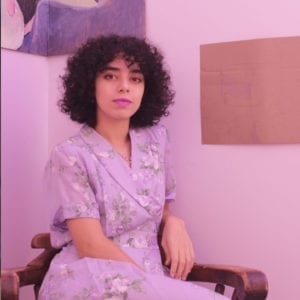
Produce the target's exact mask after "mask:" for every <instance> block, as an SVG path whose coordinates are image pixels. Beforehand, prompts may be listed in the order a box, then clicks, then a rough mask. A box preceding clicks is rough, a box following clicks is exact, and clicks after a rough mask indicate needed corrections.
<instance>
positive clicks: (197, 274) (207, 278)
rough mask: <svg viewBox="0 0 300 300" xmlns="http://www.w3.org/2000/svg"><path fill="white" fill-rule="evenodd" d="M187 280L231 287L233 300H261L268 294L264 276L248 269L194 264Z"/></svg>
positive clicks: (257, 271)
mask: <svg viewBox="0 0 300 300" xmlns="http://www.w3.org/2000/svg"><path fill="white" fill-rule="evenodd" d="M187 280H190V281H201V282H211V283H217V284H221V285H227V286H231V287H233V288H234V289H235V291H234V294H233V297H232V299H233V300H239V299H243V300H263V299H266V297H267V294H268V281H267V278H266V276H265V274H264V273H263V272H261V271H259V270H255V269H250V268H244V267H235V266H226V265H202V264H201V265H200V264H195V266H194V267H193V269H192V271H191V273H190V274H189V276H188V278H187Z"/></svg>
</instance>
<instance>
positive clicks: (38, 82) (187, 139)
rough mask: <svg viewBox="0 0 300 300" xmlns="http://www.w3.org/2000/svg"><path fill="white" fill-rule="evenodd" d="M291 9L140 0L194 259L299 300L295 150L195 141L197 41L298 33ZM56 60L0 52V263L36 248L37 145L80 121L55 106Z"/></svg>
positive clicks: (43, 150)
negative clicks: (161, 63) (229, 267)
mask: <svg viewBox="0 0 300 300" xmlns="http://www.w3.org/2000/svg"><path fill="white" fill-rule="evenodd" d="M299 9H300V4H299V2H298V0H294V1H292V0H285V1H284V0H277V1H276V3H275V1H271V0H266V1H258V0H253V1H251V2H250V1H247V3H245V2H244V1H234V0H227V1H216V0H211V1H185V2H183V1H181V0H172V1H171V0H169V1H158V0H151V1H147V33H148V37H149V38H150V39H151V40H152V41H153V42H155V43H156V44H158V45H160V48H161V49H162V51H163V52H164V54H165V57H166V60H167V62H168V65H169V68H170V70H171V73H172V77H173V83H174V87H175V89H176V91H177V95H176V99H175V100H176V104H175V106H174V107H173V109H172V115H171V116H170V118H168V119H167V120H165V121H164V122H165V123H166V124H167V126H168V127H169V129H170V132H171V137H172V142H173V148H174V155H173V156H174V158H175V167H176V170H177V174H178V176H177V177H178V199H177V202H176V203H174V205H173V206H174V208H173V210H174V212H176V213H177V214H178V215H180V216H182V217H183V218H184V219H185V220H186V224H187V227H188V229H189V231H190V232H191V235H192V237H193V241H194V245H195V249H196V253H197V260H198V261H200V262H208V263H228V264H235V265H245V266H250V267H256V268H260V269H262V270H264V271H265V272H266V273H267V275H268V278H269V282H270V296H269V299H272V300H282V299H289V300H297V299H298V298H299V297H298V285H299V274H298V269H297V267H299V265H300V255H299V253H300V239H299V232H300V221H299V217H298V215H299V213H298V212H299V210H300V203H299V199H300V185H299V178H300V155H299V153H300V152H299V151H300V145H299V144H295V145H268V146H267V145H250V146H234V145H233V146H209V145H201V142H200V141H201V130H200V129H201V128H200V111H199V110H200V105H199V97H200V96H199V95H200V85H199V77H200V72H199V67H200V59H199V45H200V44H202V43H209V42H221V41H230V40H242V39H252V38H265V37H275V36H291V35H299V34H300V18H299V16H298V15H299ZM65 60H66V57H64V56H61V57H52V58H49V59H48V60H46V59H45V58H41V57H37V56H31V55H25V54H20V53H15V52H9V51H5V50H2V62H3V63H2V70H3V74H4V75H3V76H2V78H3V79H2V81H3V82H2V86H3V92H2V147H3V150H2V151H3V152H2V164H3V175H4V176H3V184H2V185H3V188H2V189H3V192H2V196H3V200H2V216H3V218H2V222H3V223H2V224H3V227H2V228H3V229H2V243H3V247H2V251H3V266H4V267H7V266H15V265H22V264H24V263H25V262H26V261H27V260H28V257H29V256H30V257H31V256H32V255H33V254H35V252H33V251H31V252H30V251H28V249H29V241H30V238H31V236H32V235H33V234H34V233H36V232H41V231H45V230H47V225H46V223H47V220H46V216H47V214H46V207H45V205H46V204H45V203H44V202H43V201H41V200H40V186H39V182H40V176H41V172H42V167H43V165H44V163H45V161H46V157H47V152H48V151H49V149H50V148H52V147H53V145H54V144H55V143H57V142H58V141H60V140H62V139H63V138H65V137H66V136H69V135H70V134H72V133H74V132H75V131H76V130H77V128H78V126H77V125H75V124H73V123H71V122H70V121H68V120H67V119H66V118H65V117H64V116H63V115H62V114H61V113H60V112H58V110H57V108H56V102H57V99H58V97H59V93H60V91H59V89H58V87H59V83H58V82H59V81H58V80H57V78H58V75H59V74H61V73H62V72H63V69H64V64H65ZM29 70H30V71H29ZM29 72H30V73H29ZM16 86H17V88H16ZM4 87H5V88H4ZM45 91H46V92H45ZM16 119H17V120H18V122H15V120H16ZM20 121H21V122H20ZM19 138H20V139H19ZM28 174H29V175H28ZM15 183H17V184H18V185H17V188H16V186H15V185H14V184H15ZM15 220H17V222H16V221H15ZM12 237H13V238H14V239H16V240H17V241H18V244H19V247H18V248H16V247H15V241H14V240H12ZM28 297H29V296H24V298H23V299H26V300H27V299H30V298H28Z"/></svg>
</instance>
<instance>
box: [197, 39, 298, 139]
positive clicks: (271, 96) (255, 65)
mask: <svg viewBox="0 0 300 300" xmlns="http://www.w3.org/2000/svg"><path fill="white" fill-rule="evenodd" d="M200 52H201V54H200V59H201V78H200V81H201V126H202V143H203V144H273V143H275V144H277V143H279V144H281V143H300V55H299V53H300V37H299V36H296V37H283V38H268V39H257V40H247V41H237V42H226V43H218V44H206V45H201V46H200Z"/></svg>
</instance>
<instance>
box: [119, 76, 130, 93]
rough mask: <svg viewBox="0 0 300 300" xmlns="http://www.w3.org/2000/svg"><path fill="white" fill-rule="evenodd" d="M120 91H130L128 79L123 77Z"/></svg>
mask: <svg viewBox="0 0 300 300" xmlns="http://www.w3.org/2000/svg"><path fill="white" fill-rule="evenodd" d="M119 92H120V93H128V92H129V82H128V80H127V79H121V80H120V85H119Z"/></svg>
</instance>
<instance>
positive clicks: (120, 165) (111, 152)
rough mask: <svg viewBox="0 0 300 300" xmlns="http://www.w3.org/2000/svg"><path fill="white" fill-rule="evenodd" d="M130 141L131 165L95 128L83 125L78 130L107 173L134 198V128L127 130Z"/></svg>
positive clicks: (137, 197) (135, 152)
mask: <svg viewBox="0 0 300 300" xmlns="http://www.w3.org/2000/svg"><path fill="white" fill-rule="evenodd" d="M129 135H130V142H131V167H130V166H129V165H128V164H127V163H126V162H125V161H124V160H123V158H122V157H121V156H120V155H119V154H118V152H117V151H116V150H115V149H114V148H113V146H112V145H111V144H110V143H109V142H108V141H107V140H106V139H105V138H104V137H103V136H102V135H100V134H99V133H98V132H97V131H96V130H94V129H93V128H91V127H89V126H87V125H84V126H83V127H82V128H81V130H80V136H81V138H82V139H83V141H84V142H85V144H86V145H87V146H88V147H89V149H90V151H92V153H93V154H94V155H95V156H96V157H97V159H98V161H99V162H100V163H101V164H102V165H103V167H104V168H105V169H106V170H107V171H108V172H109V174H110V175H111V176H112V177H113V178H114V179H115V180H116V181H117V182H118V183H119V184H120V185H121V186H122V187H123V188H124V189H125V190H126V191H127V192H128V193H129V194H130V195H131V196H132V197H134V198H135V199H136V200H138V201H139V198H140V197H139V195H137V193H136V183H135V180H136V176H137V173H138V170H137V168H138V165H137V157H136V156H137V155H138V151H137V145H136V139H135V132H134V129H130V130H129Z"/></svg>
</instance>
